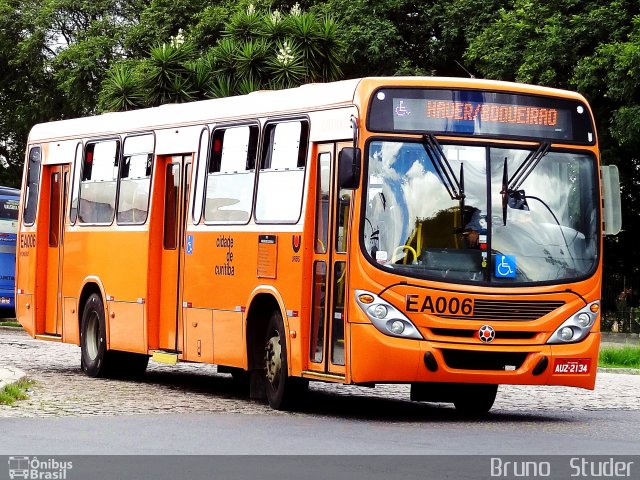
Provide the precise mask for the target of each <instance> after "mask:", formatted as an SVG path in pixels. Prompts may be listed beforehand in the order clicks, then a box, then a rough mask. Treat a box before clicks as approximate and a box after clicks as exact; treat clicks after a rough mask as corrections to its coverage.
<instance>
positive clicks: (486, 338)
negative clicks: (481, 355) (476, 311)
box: [478, 325, 496, 343]
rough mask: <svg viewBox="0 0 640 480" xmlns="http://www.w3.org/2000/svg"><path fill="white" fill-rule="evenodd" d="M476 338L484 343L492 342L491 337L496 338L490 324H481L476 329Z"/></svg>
mask: <svg viewBox="0 0 640 480" xmlns="http://www.w3.org/2000/svg"><path fill="white" fill-rule="evenodd" d="M478 338H479V339H480V340H481V341H483V342H484V343H490V342H493V339H494V338H496V331H495V330H494V329H493V327H492V326H491V325H483V326H481V327H480V330H478Z"/></svg>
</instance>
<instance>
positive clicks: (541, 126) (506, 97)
mask: <svg viewBox="0 0 640 480" xmlns="http://www.w3.org/2000/svg"><path fill="white" fill-rule="evenodd" d="M368 127H369V129H370V130H372V131H378V132H410V133H415V132H424V133H441V134H454V135H475V136H487V137H517V138H524V139H535V140H549V141H553V140H556V141H563V142H567V143H580V144H593V143H594V141H595V135H594V129H593V123H592V121H591V116H590V114H589V110H588V109H587V107H586V106H585V105H584V104H582V103H581V102H578V101H574V100H566V99H558V98H552V97H540V96H533V95H519V94H510V93H499V92H486V91H477V90H435V89H429V90H425V89H408V88H393V89H383V90H378V91H377V92H376V93H375V94H374V96H373V98H372V101H371V108H370V113H369V118H368Z"/></svg>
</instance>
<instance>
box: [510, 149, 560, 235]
mask: <svg viewBox="0 0 640 480" xmlns="http://www.w3.org/2000/svg"><path fill="white" fill-rule="evenodd" d="M550 148H551V144H549V143H547V142H543V143H541V144H540V146H539V147H538V148H537V149H536V150H532V151H531V152H530V153H529V155H527V158H525V159H524V161H523V162H522V163H521V164H520V166H519V167H518V168H517V169H516V171H515V173H514V174H513V176H512V177H511V178H509V174H508V171H507V158H506V157H505V159H504V166H503V169H502V190H501V191H500V194H501V195H502V224H503V225H506V224H507V205H508V203H509V199H515V200H518V203H520V202H522V201H524V200H525V199H526V197H525V195H524V192H523V191H521V190H520V187H521V186H522V184H523V183H524V182H525V180H526V179H527V178H528V177H529V175H531V172H533V171H534V170H535V169H536V167H537V166H538V163H540V160H542V158H543V157H544V156H545V155H546V154H547V153H549V149H550Z"/></svg>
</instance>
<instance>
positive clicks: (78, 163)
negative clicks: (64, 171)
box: [69, 143, 82, 225]
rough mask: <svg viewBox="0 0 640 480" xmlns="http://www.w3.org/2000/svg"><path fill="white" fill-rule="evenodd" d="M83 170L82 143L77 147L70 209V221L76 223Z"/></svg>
mask: <svg viewBox="0 0 640 480" xmlns="http://www.w3.org/2000/svg"><path fill="white" fill-rule="evenodd" d="M81 172H82V143H78V146H77V147H76V159H75V161H74V162H73V183H72V185H71V207H70V209H69V222H71V224H72V225H73V224H75V223H76V219H77V218H78V192H79V189H80V173H81Z"/></svg>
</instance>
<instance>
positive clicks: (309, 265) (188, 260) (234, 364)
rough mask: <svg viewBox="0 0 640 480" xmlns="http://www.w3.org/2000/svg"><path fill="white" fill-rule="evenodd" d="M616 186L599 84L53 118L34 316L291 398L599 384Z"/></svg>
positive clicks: (29, 290) (48, 333)
mask: <svg viewBox="0 0 640 480" xmlns="http://www.w3.org/2000/svg"><path fill="white" fill-rule="evenodd" d="M616 182H617V170H615V168H614V167H600V166H599V150H598V143H597V137H596V132H595V128H594V121H593V117H592V113H591V110H590V108H589V105H588V104H587V102H586V101H585V99H584V98H583V97H581V96H580V95H578V94H576V93H572V92H566V91H561V90H555V89H549V88H540V87H534V86H530V85H523V84H515V83H505V82H495V81H483V80H476V79H456V78H431V77H423V78H420V77H412V78H395V77H394V78H364V79H355V80H346V81H341V82H335V83H327V84H312V85H305V86H302V87H299V88H294V89H290V90H285V91H265V92H255V93H251V94H249V95H245V96H238V97H232V98H223V99H215V100H207V101H201V102H193V103H188V104H180V105H165V106H161V107H157V108H151V109H143V110H137V111H132V112H123V113H108V114H104V115H100V116H93V117H88V118H80V119H72V120H64V121H58V122H51V123H46V124H40V125H36V126H34V127H33V129H32V130H31V133H30V136H29V141H28V148H27V152H26V165H25V169H24V180H23V185H24V187H23V189H22V197H21V202H22V204H21V205H22V206H21V212H20V219H19V242H18V249H17V251H18V255H17V269H16V271H17V286H16V288H17V290H16V303H17V307H16V308H17V316H18V319H19V321H20V322H21V323H22V325H23V326H24V328H25V329H26V330H27V331H28V332H29V334H31V335H32V336H34V337H36V338H38V339H42V340H49V341H57V342H65V343H73V344H76V345H79V346H80V350H81V365H82V369H83V370H84V372H86V374H87V375H90V376H94V377H98V376H106V375H119V374H133V373H142V372H144V370H145V369H146V367H147V363H148V360H149V358H150V357H152V358H154V359H155V360H158V361H164V362H167V363H175V362H178V361H180V362H202V363H213V364H216V365H218V371H220V372H227V373H231V374H232V375H233V376H234V378H236V379H238V380H240V381H244V382H247V384H250V394H251V395H252V396H253V397H255V398H259V397H262V398H265V397H266V399H267V400H268V402H269V404H270V405H271V406H272V407H273V408H276V409H284V408H288V407H291V406H292V405H294V404H295V402H296V400H297V399H299V395H300V393H301V392H303V391H304V389H305V388H306V387H307V385H308V382H309V381H310V380H317V381H325V382H337V383H344V384H363V385H374V384H376V383H390V382H393V383H408V384H410V385H411V399H412V400H416V401H438V402H452V403H454V404H455V406H456V408H457V409H459V410H461V411H462V412H466V413H483V412H486V411H488V410H489V409H490V408H491V406H492V405H493V402H494V399H495V396H496V391H497V388H498V385H499V384H539V385H569V386H575V387H582V388H588V389H592V388H593V387H594V382H595V376H596V369H597V361H598V348H599V343H600V334H599V330H600V290H601V275H602V235H603V234H605V233H616V232H617V230H619V229H620V215H619V187H618V186H617V183H616ZM603 191H605V193H603ZM606 192H608V193H606ZM603 203H604V204H606V207H605V208H603V207H602V205H603ZM605 216H606V218H605ZM605 228H606V231H605Z"/></svg>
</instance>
